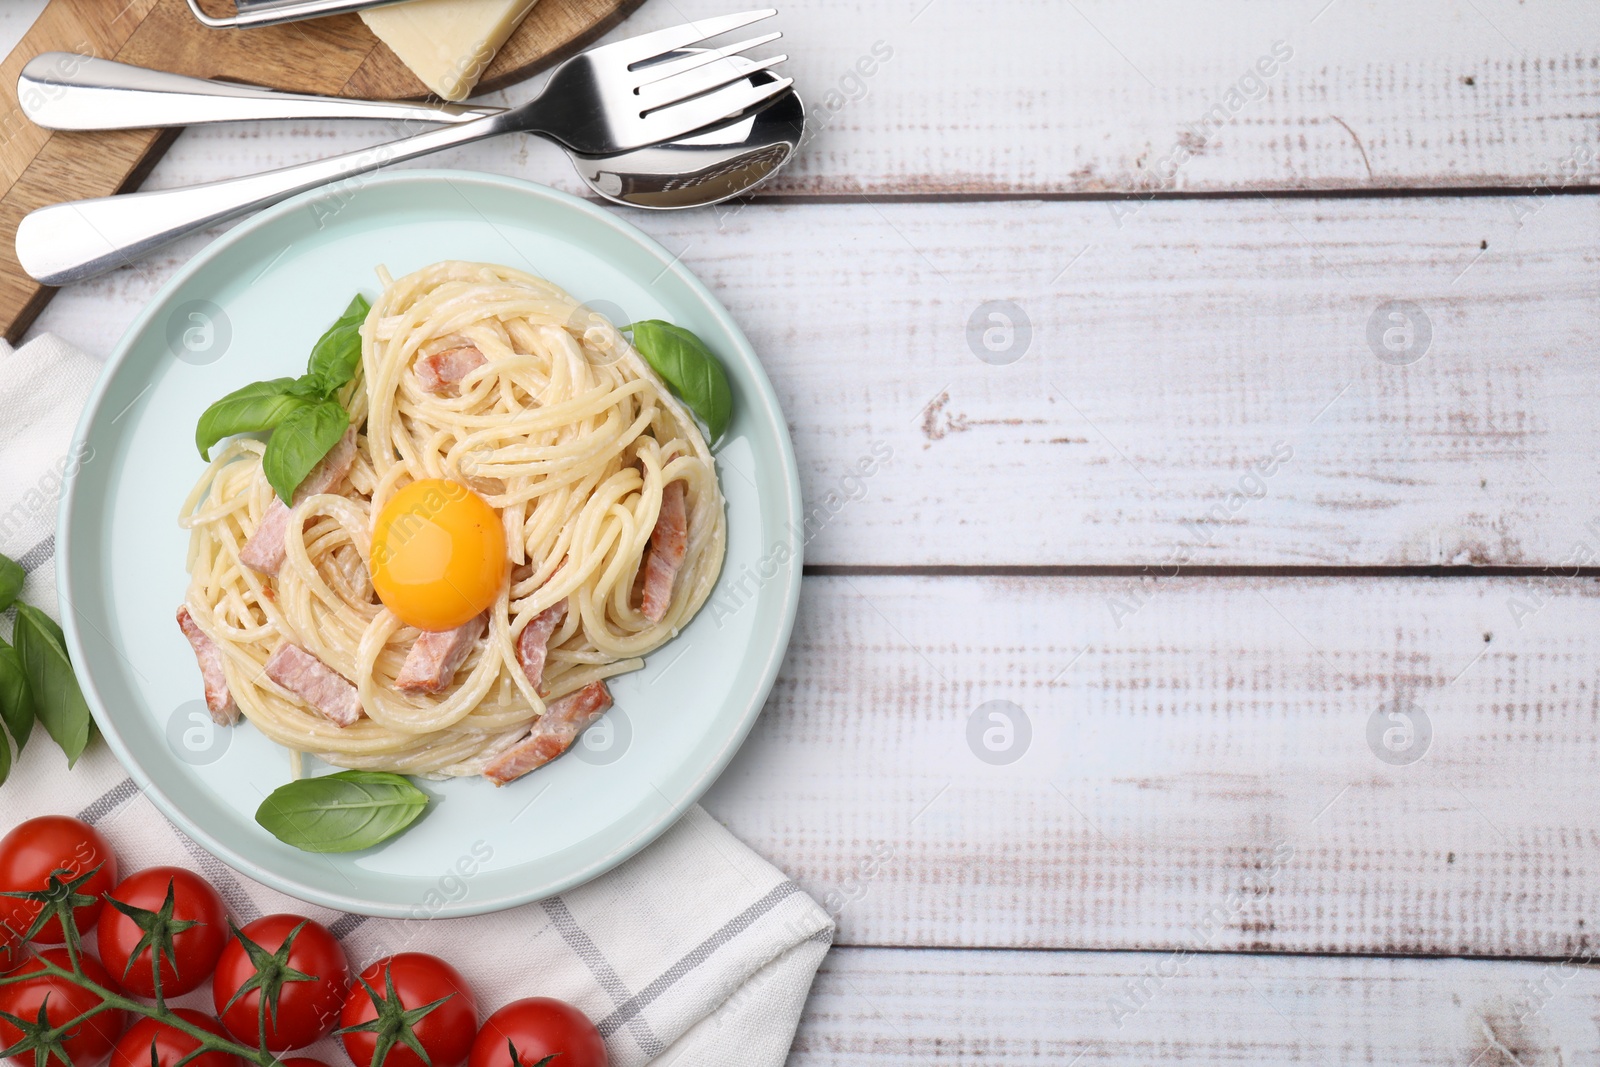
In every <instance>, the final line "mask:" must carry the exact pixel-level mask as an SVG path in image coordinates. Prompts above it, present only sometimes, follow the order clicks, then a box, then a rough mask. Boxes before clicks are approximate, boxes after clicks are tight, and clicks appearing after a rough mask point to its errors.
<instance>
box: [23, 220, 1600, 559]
mask: <svg viewBox="0 0 1600 1067" xmlns="http://www.w3.org/2000/svg"><path fill="white" fill-rule="evenodd" d="M1528 206H1529V205H1528V204H1526V203H1525V202H1524V201H1523V200H1522V199H1519V198H1499V197H1473V198H1455V199H1448V198H1445V199H1439V198H1426V199H1422V198H1419V199H1394V200H1359V201H1349V200H1342V201H1329V202H1321V201H1298V200H1297V201H1268V200H1265V199H1256V198H1250V199H1242V200H1231V201H1161V202H1156V203H1150V204H1146V205H1143V206H1142V208H1140V210H1139V211H1138V213H1137V215H1135V216H1133V217H1131V218H1125V219H1122V220H1120V221H1121V225H1120V226H1119V224H1118V222H1119V220H1117V219H1115V218H1113V217H1112V215H1111V214H1110V212H1109V210H1108V205H1106V204H1097V203H1042V204H1041V203H997V204H967V203H960V204H938V205H925V204H882V205H878V204H850V205H844V204H839V205H803V206H771V205H765V206H751V207H747V208H745V209H743V210H742V211H739V212H737V213H736V214H731V215H729V216H727V217H725V218H723V219H721V220H719V219H717V218H716V217H714V216H712V215H710V214H706V213H694V214H688V215H677V214H670V215H660V214H644V213H635V214H633V215H632V216H631V218H632V219H633V221H635V222H637V223H638V224H639V225H641V226H642V227H644V228H645V229H646V230H647V231H649V232H650V233H652V234H653V235H655V236H656V237H657V238H658V239H660V240H661V241H662V243H663V244H664V245H665V246H666V247H667V248H668V249H669V250H670V251H672V252H673V253H675V254H680V255H681V257H682V260H683V262H684V263H686V264H687V265H688V266H689V267H690V268H691V269H692V270H694V271H695V272H696V273H697V274H699V275H700V277H702V278H704V279H705V280H706V282H707V283H708V284H709V285H710V286H711V288H712V289H713V291H715V292H716V293H717V295H718V296H719V297H720V298H721V299H722V300H723V301H724V302H725V303H726V304H727V305H728V307H729V309H730V310H731V311H732V312H733V314H734V317H735V318H736V319H737V320H738V321H739V322H740V324H741V325H742V326H743V327H744V329H745V331H746V332H747V333H748V334H749V336H750V338H751V340H752V341H753V343H754V344H755V347H756V350H757V352H758V353H760V355H761V358H762V360H763V362H764V364H765V366H766V368H767V370H768V372H769V374H770V375H771V376H772V378H773V380H774V383H775V385H776V387H777V391H778V395H779V398H780V400H781V402H782V404H783V407H784V411H785V412H786V414H787V416H788V418H789V423H790V428H791V431H792V433H793V436H794V440H795V447H796V451H797V453H798V456H799V461H800V469H801V472H802V476H803V478H804V480H805V482H804V495H805V499H806V501H807V503H808V505H809V506H810V507H812V508H818V507H822V508H824V509H826V510H825V515H824V517H825V520H826V521H821V522H818V523H816V524H814V529H813V532H814V533H815V536H814V538H813V539H812V541H811V543H810V544H809V545H808V546H807V562H809V563H814V564H826V565H845V566H860V565H895V566H908V565H910V566H924V565H950V564H955V565H1090V566H1097V565H1135V566H1137V565H1149V566H1151V567H1154V568H1164V569H1168V570H1170V568H1171V567H1172V566H1182V565H1192V564H1205V565H1224V566H1227V565H1250V566H1265V565H1285V564H1288V565H1317V566H1351V565H1354V566H1368V567H1371V566H1387V565H1396V564H1400V565H1418V564H1478V565H1482V564H1511V565H1531V566H1540V565H1555V564H1560V563H1561V562H1563V561H1565V560H1567V559H1568V558H1569V556H1570V554H1571V552H1572V550H1573V546H1574V544H1575V543H1576V542H1579V541H1589V542H1594V541H1595V540H1596V538H1597V535H1596V534H1595V533H1593V532H1590V527H1589V524H1590V523H1591V522H1593V521H1594V520H1595V518H1596V513H1595V508H1594V505H1593V503H1592V502H1593V501H1595V500H1596V499H1597V498H1600V469H1597V468H1596V466H1595V464H1594V463H1593V462H1592V457H1593V456H1594V455H1595V453H1596V450H1597V448H1600V423H1597V422H1596V420H1595V419H1594V418H1593V417H1592V411H1591V408H1592V405H1591V404H1590V402H1589V401H1590V398H1591V396H1592V393H1593V359H1592V355H1591V353H1592V348H1593V339H1594V337H1595V336H1596V333H1597V330H1600V304H1597V303H1596V301H1595V299H1594V293H1595V291H1596V289H1597V287H1600V254H1597V253H1596V251H1595V247H1594V242H1593V235H1594V234H1595V233H1596V232H1600V200H1596V199H1595V198H1592V197H1587V196H1583V197H1556V198H1553V199H1550V200H1548V201H1546V202H1542V203H1537V204H1535V205H1533V207H1534V210H1533V213H1532V214H1529V215H1526V216H1524V217H1522V218H1520V220H1519V218H1518V216H1517V215H1516V212H1517V211H1518V210H1521V209H1522V208H1525V207H1528ZM200 243H201V242H200V241H199V240H195V241H191V242H187V243H185V244H183V245H181V246H179V247H178V248H176V249H174V250H173V251H172V252H170V253H167V254H165V255H163V256H161V257H158V258H156V259H154V260H152V261H150V262H148V263H146V264H143V265H141V266H140V267H138V268H135V269H133V270H128V271H121V272H118V273H115V274H112V275H110V276H108V277H106V278H103V279H100V280H97V281H94V282H90V283H87V284H85V285H82V286H78V287H76V288H74V289H72V290H70V291H68V292H66V293H64V294H63V295H62V297H61V299H60V301H58V303H57V305H56V306H55V307H52V308H51V309H50V310H49V311H48V312H47V313H46V317H45V319H44V320H43V321H42V323H41V327H42V328H45V329H54V330H56V331H57V332H60V333H61V334H63V335H64V336H66V337H68V338H69V339H72V340H74V341H76V342H77V343H79V344H80V345H82V346H83V347H85V348H87V349H89V350H91V351H98V352H101V353H105V352H108V351H109V350H110V348H111V347H112V345H113V344H114V343H115V338H116V337H117V335H118V334H119V333H120V332H121V330H122V329H123V327H124V326H125V324H126V323H127V322H128V321H129V320H130V319H131V317H132V315H133V312H134V310H135V309H136V308H137V307H139V306H140V305H141V304H142V303H143V302H144V301H145V300H147V299H148V298H149V296H150V295H151V294H152V293H153V291H154V288H155V286H156V284H157V283H158V282H159V281H160V280H162V279H164V278H165V277H166V276H168V275H169V274H170V273H171V271H172V270H173V269H175V267H176V265H177V264H178V263H179V262H181V261H182V260H183V258H185V257H186V256H188V255H190V254H192V253H193V252H194V251H195V250H196V249H197V248H198V247H199V246H200ZM1485 245H1487V247H1485ZM780 253H781V254H780ZM558 280H559V278H558ZM579 295H580V296H583V297H585V298H590V297H592V296H595V295H602V296H603V295H606V294H579ZM1395 300H1403V301H1408V302H1410V304H1411V305H1412V306H1413V308H1414V309H1415V310H1414V311H1413V312H1412V313H1411V314H1412V315H1413V317H1414V318H1415V320H1416V323H1415V324H1414V326H1413V333H1412V334H1411V337H1412V342H1413V346H1414V347H1413V349H1412V351H1411V352H1410V353H1406V352H1400V351H1396V352H1391V351H1390V350H1389V349H1388V348H1386V347H1384V346H1383V344H1382V343H1381V342H1382V341H1383V340H1384V336H1383V335H1384V333H1385V332H1386V331H1391V330H1399V329H1400V328H1399V327H1396V326H1394V325H1393V324H1392V323H1390V322H1389V320H1388V319H1387V318H1386V314H1387V313H1386V312H1385V311H1384V309H1385V308H1386V307H1387V306H1388V305H1389V303H1390V302H1391V301H1395ZM989 301H1008V302H1010V303H1011V304H1013V305H1015V308H1014V309H1013V310H1012V311H1006V312H1004V313H1005V314H1010V315H1012V316H1013V317H1015V314H1016V310H1020V311H1021V312H1022V314H1023V315H1025V316H1026V318H1027V320H1028V323H1029V326H1028V329H1029V330H1030V331H1031V334H1030V335H1029V336H1028V338H1027V339H1026V340H1024V339H1023V334H1022V332H1021V331H1017V332H1014V333H1013V334H1012V335H1011V337H1012V342H1013V344H1014V348H1013V349H1012V350H1011V351H1009V352H997V353H991V352H989V351H988V349H986V348H985V347H984V330H985V329H988V328H990V327H994V328H999V327H995V323H993V322H988V321H987V320H985V319H984V317H983V316H984V315H985V314H987V312H985V311H983V308H984V306H985V305H986V303H987V302H989ZM974 321H976V322H977V325H978V329H976V330H971V329H969V327H970V326H971V324H972V323H973V322H974ZM1019 322H1020V320H1019ZM1423 323H1426V325H1425V326H1423V325H1422V324H1423ZM1374 328H1376V329H1377V330H1378V340H1379V342H1380V344H1378V345H1377V346H1376V347H1375V346H1374V344H1373V342H1372V334H1371V331H1372V330H1373V329H1374ZM1423 330H1425V331H1426V332H1427V333H1428V334H1429V335H1430V336H1429V337H1428V339H1427V342H1426V345H1425V346H1424V343H1423V341H1422V340H1421V331H1423ZM1396 336H1397V337H1398V338H1400V339H1403V336H1404V334H1403V331H1401V332H1400V333H1399V334H1397V335H1396ZM992 339H994V338H992ZM1003 339H1004V338H1003V331H1002V334H1001V335H999V336H998V340H1003ZM980 356H984V357H988V358H992V359H999V360H1004V359H1007V358H1011V357H1012V356H1018V357H1020V358H1017V360H1016V362H1013V363H1009V364H1004V365H996V364H993V363H991V362H985V360H984V359H983V358H980ZM1412 356H1415V357H1418V358H1417V360H1416V362H1413V363H1410V364H1409V365H1398V364H1396V363H1394V362H1386V361H1385V360H1386V359H1393V358H1409V357H1412ZM1380 357H1383V358H1380ZM875 454H888V455H890V460H889V462H887V463H884V464H880V465H878V466H876V467H875V468H874V474H873V475H872V476H871V477H868V478H865V479H862V478H860V477H858V474H859V468H860V464H861V463H862V462H863V460H870V459H871V457H873V456H874V455H875Z"/></svg>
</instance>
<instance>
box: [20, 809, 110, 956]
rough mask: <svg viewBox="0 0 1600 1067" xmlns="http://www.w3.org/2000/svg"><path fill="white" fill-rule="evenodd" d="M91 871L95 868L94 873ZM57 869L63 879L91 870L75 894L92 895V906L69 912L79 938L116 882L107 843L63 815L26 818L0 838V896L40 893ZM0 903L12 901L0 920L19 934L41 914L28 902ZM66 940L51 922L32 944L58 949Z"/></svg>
mask: <svg viewBox="0 0 1600 1067" xmlns="http://www.w3.org/2000/svg"><path fill="white" fill-rule="evenodd" d="M97 867H98V868H99V869H98V870H95V868H97ZM57 871H65V872H67V873H66V874H64V875H63V876H62V877H63V878H64V879H69V878H76V877H78V876H81V875H83V874H85V873H87V872H89V871H94V873H93V874H92V875H90V876H89V877H88V879H87V880H86V881H85V882H84V883H83V884H82V885H81V886H79V887H78V890H77V892H78V893H80V894H82V895H84V896H89V897H94V898H95V899H94V903H92V904H84V905H82V906H80V907H75V908H73V909H72V916H73V919H74V921H75V922H77V924H78V932H79V933H80V934H81V933H83V932H85V931H86V930H88V929H89V928H90V927H91V926H93V925H94V922H95V920H96V919H97V918H99V916H100V906H101V900H100V894H101V893H104V892H105V891H106V890H108V889H110V888H111V887H112V886H113V885H115V884H116V882H117V857H116V854H115V853H114V852H112V851H111V844H110V842H108V841H107V840H106V839H105V838H104V837H102V836H101V835H100V831H98V830H96V829H95V828H94V827H92V826H90V825H89V824H88V823H85V822H79V821H78V820H77V819H71V818H68V817H67V816H65V815H42V816H40V817H39V818H37V819H29V820H28V821H27V822H25V823H22V824H21V825H19V826H17V827H16V828H15V829H13V830H12V831H11V832H10V833H8V834H6V836H5V837H3V838H0V893H12V892H22V891H30V892H31V891H35V890H40V889H46V888H48V887H49V885H50V875H51V874H53V873H55V872H57ZM0 900H6V901H8V902H11V901H14V903H9V904H8V905H7V908H6V914H5V916H4V919H5V921H7V922H9V923H10V924H11V925H12V926H13V927H15V928H16V929H18V930H20V931H22V932H24V933H25V932H26V931H27V929H28V927H29V926H31V925H32V924H33V921H34V920H35V919H37V918H38V917H39V912H40V911H41V910H42V905H40V904H38V903H36V902H33V901H26V900H15V898H12V897H5V898H0ZM66 939H67V935H66V934H65V933H64V932H63V931H62V929H61V922H60V920H59V919H55V918H51V919H50V920H49V921H48V922H46V923H45V925H44V929H42V930H40V931H39V933H38V936H36V937H34V939H33V940H34V941H37V942H38V943H40V944H43V945H59V944H61V943H62V942H64V941H66Z"/></svg>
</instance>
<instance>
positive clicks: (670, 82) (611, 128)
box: [17, 8, 794, 285]
mask: <svg viewBox="0 0 1600 1067" xmlns="http://www.w3.org/2000/svg"><path fill="white" fill-rule="evenodd" d="M776 14H777V11H776V10H774V9H771V8H766V9H762V10H756V11H744V12H740V13H738V14H734V15H722V16H719V17H717V18H710V19H702V20H700V21H699V22H690V23H685V24H684V25H681V26H673V27H670V28H668V29H664V30H656V31H654V32H651V33H646V34H641V35H640V36H638V37H630V38H628V39H626V40H623V41H617V42H615V43H613V44H608V45H604V46H602V47H600V48H594V49H590V50H589V51H587V52H581V53H579V54H578V55H576V56H573V57H572V58H571V59H569V60H567V61H566V62H564V63H562V64H561V65H560V66H558V67H556V69H555V71H554V72H553V73H552V74H551V75H550V80H549V82H548V83H547V84H546V85H545V88H544V91H543V92H541V93H540V94H539V95H538V96H537V97H535V98H534V99H532V100H530V101H528V102H527V103H525V104H522V105H520V106H519V107H515V108H512V109H510V110H508V111H503V112H500V113H498V114H492V115H486V116H484V117H482V118H477V119H473V120H472V121H470V122H463V123H460V124H458V125H454V126H448V127H445V128H443V129H436V130H429V131H428V132H426V133H421V134H417V135H415V136H413V137H407V138H403V139H401V140H398V141H390V142H388V143H386V144H381V145H377V146H374V147H372V148H367V149H362V150H360V151H357V152H349V153H346V154H344V155H340V156H333V157H330V158H328V159H321V160H315V161H313V162H310V163H301V164H298V165H296V166H292V167H284V168H281V169H279V170H274V171H268V172H266V173H264V174H254V175H247V176H245V177H240V178H228V179H225V180H223V181H217V182H209V183H207V184H205V185H193V186H188V187H185V188H179V189H162V190H158V191H154V192H146V193H125V194H122V195H120V196H107V197H99V198H97V199H93V200H72V201H67V202H65V203H61V204H52V205H51V206H49V207H44V208H40V209H38V210H37V211H34V212H32V213H30V214H29V215H27V216H26V217H25V218H24V219H23V220H22V223H21V224H20V225H19V226H18V227H17V260H18V262H19V263H20V264H21V265H22V269H23V270H25V271H27V272H28V273H29V274H30V275H32V276H33V277H34V278H35V279H37V280H38V281H40V282H43V283H44V284H45V285H66V284H69V283H71V282H76V281H82V280H83V279H85V278H92V277H94V276H95V275H97V274H103V273H105V272H106V271H109V270H112V269H114V268H116V267H120V266H123V265H125V264H128V263H131V262H133V261H134V260H136V259H138V258H140V257H142V256H145V255H147V254H149V253H150V252H153V251H155V250H156V249H158V248H161V247H162V246H164V245H167V244H170V243H171V242H173V241H175V240H177V239H178V238H180V237H184V236H186V235H188V234H191V233H194V232H196V231H198V230H203V229H205V228H206V227H208V226H211V225H214V224H215V223H219V222H226V221H228V220H229V219H234V218H238V217H239V216H240V215H244V214H247V213H249V212H251V211H255V210H258V209H260V208H263V207H266V206H268V205H269V204H275V203H277V202H278V201H280V200H285V199H287V198H288V197H291V196H294V195H295V194H296V193H301V192H304V191H306V190H307V189H313V188H316V187H317V186H319V185H323V184H326V183H328V182H336V181H340V180H342V179H348V178H355V177H358V176H360V175H363V174H367V173H370V172H371V171H374V170H377V169H379V168H380V167H385V166H388V165H389V164H391V163H399V162H403V161H405V160H408V159H415V158H417V157H418V156H424V155H427V154H429V153H432V152H439V151H442V150H444V149H446V148H454V147H456V146H458V145H464V144H470V143H472V142H474V141H481V140H484V139H486V138H489V137H494V136H497V135H499V134H502V133H533V134H538V135H540V136H542V137H548V138H549V139H551V140H553V141H555V142H557V143H558V144H560V145H562V146H563V147H565V148H567V149H569V150H571V151H574V152H577V153H579V154H582V155H591V156H605V155H613V154H615V153H618V152H626V151H629V150H631V149H635V148H642V147H644V146H646V145H651V144H659V143H661V142H663V141H671V140H675V139H677V138H679V137H682V136H684V135H685V134H688V133H692V132H693V131H695V130H698V129H701V128H702V127H706V126H710V125H713V124H715V123H718V122H721V121H722V120H724V119H727V118H731V117H733V116H734V115H739V114H743V113H746V112H751V111H753V110H755V109H758V108H760V107H761V106H763V105H765V104H769V103H771V102H772V101H773V100H774V99H776V98H777V97H778V96H780V95H781V94H782V93H783V92H784V91H785V90H787V89H788V88H789V86H790V85H792V84H793V83H794V79H792V78H779V79H777V80H776V81H773V82H769V83H767V84H765V85H755V84H746V85H743V86H733V83H734V82H737V81H740V80H743V79H747V78H748V77H749V75H750V74H751V73H753V72H754V71H755V70H766V69H768V68H770V67H773V66H775V65H777V64H778V63H781V62H783V61H784V60H786V59H787V58H788V57H787V56H775V57H773V58H771V59H766V60H761V61H759V62H757V63H756V64H755V65H754V67H753V68H752V67H751V65H750V64H749V63H748V62H747V63H745V64H743V69H739V68H737V67H736V66H735V64H733V63H732V62H729V57H731V56H734V55H737V54H738V53H740V52H743V51H745V50H746V49H749V48H754V47H756V46H757V45H760V44H765V43H767V42H769V41H772V40H775V39H777V38H778V37H779V36H781V35H780V34H778V33H770V34H765V35H761V36H758V37H754V38H751V39H750V40H746V41H740V42H737V43H735V44H730V45H725V46H722V47H719V48H712V49H708V50H706V51H704V52H697V53H694V54H692V55H688V56H683V57H680V58H675V59H667V60H664V61H660V62H652V61H653V60H658V59H659V58H660V57H661V56H663V55H664V54H665V53H668V52H674V51H678V50H679V49H683V48H686V47H688V46H690V45H694V44H697V43H698V42H700V41H704V40H707V39H709V38H712V37H717V36H720V35H722V34H724V33H729V32H731V31H733V30H737V29H740V28H741V27H744V26H748V25H750V24H751V23H755V22H760V21H761V20H763V19H767V18H770V17H772V16H773V15H776ZM728 86H733V88H731V89H730V88H727V87H728ZM719 89H720V90H721V92H715V93H714V92H713V91H714V90H719ZM708 94H712V95H708Z"/></svg>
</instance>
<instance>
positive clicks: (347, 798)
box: [256, 771, 428, 852]
mask: <svg viewBox="0 0 1600 1067" xmlns="http://www.w3.org/2000/svg"><path fill="white" fill-rule="evenodd" d="M427 806H428V794H426V793H424V792H423V791H422V790H420V789H418V788H417V787H416V786H414V785H412V784H411V782H410V781H409V780H407V779H406V778H403V777H401V776H400V775H398V774H390V773H388V772H387V771H339V772H338V773H337V774H325V775H322V776H320V777H317V778H302V779H300V780H299V781H296V782H290V783H289V784H288V785H282V786H279V787H278V788H277V789H274V790H273V791H272V794H271V795H270V796H268V797H267V799H266V800H264V801H262V803H261V807H260V808H259V809H258V810H257V811H256V822H257V823H259V824H261V826H262V827H264V828H265V829H266V830H267V831H268V832H269V833H271V834H272V836H273V837H276V838H277V839H278V840H279V841H282V842H283V843H284V844H286V845H293V846H294V847H295V848H298V849H300V850H301V851H303V852H359V851H360V850H362V849H364V848H371V847H372V846H374V845H377V844H380V843H382V842H384V841H387V840H388V839H389V838H391V837H393V836H394V835H395V834H398V833H399V832H400V831H401V830H404V829H405V828H406V827H408V826H410V825H411V824H412V823H413V822H415V821H416V819H417V816H419V815H421V814H422V812H423V809H424V808H426V807H427Z"/></svg>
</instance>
